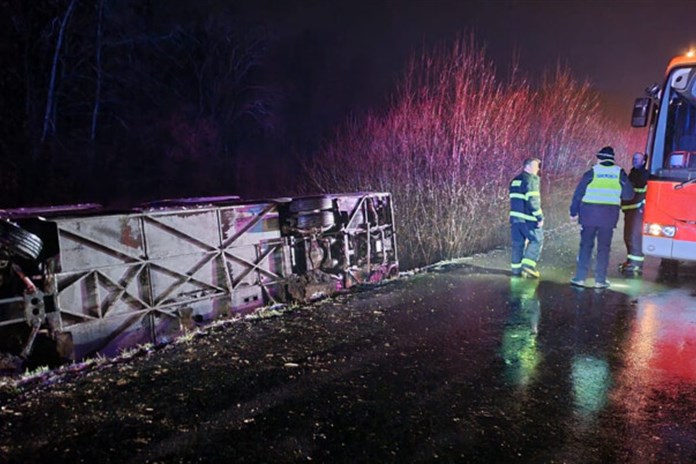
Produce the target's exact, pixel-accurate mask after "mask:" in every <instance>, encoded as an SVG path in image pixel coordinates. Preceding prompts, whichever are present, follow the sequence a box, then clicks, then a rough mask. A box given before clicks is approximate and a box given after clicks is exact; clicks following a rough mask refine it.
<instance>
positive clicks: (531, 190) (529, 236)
mask: <svg viewBox="0 0 696 464" xmlns="http://www.w3.org/2000/svg"><path fill="white" fill-rule="evenodd" d="M540 165H541V161H540V160H539V159H537V158H528V159H526V160H524V164H523V167H522V172H521V173H520V174H518V175H517V177H515V178H514V179H512V181H511V182H510V233H511V239H512V253H511V255H512V256H511V270H512V275H513V276H525V277H529V278H535V279H538V278H539V277H540V275H539V271H538V270H537V261H538V260H539V256H540V255H541V247H542V245H543V242H544V231H543V228H542V227H543V225H544V215H543V213H542V211H541V197H540V195H539V176H538V174H539V167H540Z"/></svg>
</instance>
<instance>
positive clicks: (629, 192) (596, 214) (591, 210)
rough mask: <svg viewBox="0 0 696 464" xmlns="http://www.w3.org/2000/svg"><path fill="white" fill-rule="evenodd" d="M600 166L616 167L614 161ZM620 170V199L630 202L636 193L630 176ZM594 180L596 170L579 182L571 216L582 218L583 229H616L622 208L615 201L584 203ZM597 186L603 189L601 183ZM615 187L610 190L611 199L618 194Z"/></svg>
mask: <svg viewBox="0 0 696 464" xmlns="http://www.w3.org/2000/svg"><path fill="white" fill-rule="evenodd" d="M599 165H601V166H603V167H607V168H610V167H613V166H616V165H615V164H614V162H613V161H608V160H607V161H602V162H600V163H599ZM618 170H619V175H618V179H617V180H616V182H618V184H619V185H620V194H619V195H620V198H621V199H622V200H630V199H631V198H633V195H634V193H635V192H634V191H633V186H632V185H631V182H629V180H628V175H627V174H626V172H625V171H624V170H623V169H621V168H618ZM594 180H595V169H594V168H592V169H590V170H588V171H587V172H585V174H583V175H582V178H581V179H580V182H578V185H577V187H575V193H574V194H573V199H572V201H571V202H570V211H569V212H570V216H571V217H574V216H580V224H581V225H582V226H583V227H593V226H594V227H612V228H613V227H616V224H617V222H618V220H619V213H620V212H621V207H620V206H619V203H618V202H614V200H611V202H612V203H611V204H607V203H587V202H585V201H584V198H585V194H586V191H587V189H588V188H589V186H590V184H591V183H592V181H594ZM613 182H614V181H613V180H612V183H613ZM595 185H599V187H600V188H601V183H600V184H595ZM613 187H615V185H614V186H612V188H610V190H611V191H612V192H611V195H609V197H611V196H613V195H615V194H616V193H615V192H614V190H613ZM599 193H601V192H599ZM614 198H615V197H614Z"/></svg>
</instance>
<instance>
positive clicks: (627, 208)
mask: <svg viewBox="0 0 696 464" xmlns="http://www.w3.org/2000/svg"><path fill="white" fill-rule="evenodd" d="M644 204H645V200H643V201H639V202H638V203H634V204H632V205H621V210H622V211H626V210H630V209H638V208H640V207H641V206H643V205H644Z"/></svg>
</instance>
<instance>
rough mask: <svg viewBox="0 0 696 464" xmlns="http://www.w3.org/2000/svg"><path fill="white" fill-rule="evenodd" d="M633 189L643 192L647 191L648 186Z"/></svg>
mask: <svg viewBox="0 0 696 464" xmlns="http://www.w3.org/2000/svg"><path fill="white" fill-rule="evenodd" d="M633 190H635V191H636V193H645V192H647V191H648V187H643V188H638V187H635V188H634V189H633Z"/></svg>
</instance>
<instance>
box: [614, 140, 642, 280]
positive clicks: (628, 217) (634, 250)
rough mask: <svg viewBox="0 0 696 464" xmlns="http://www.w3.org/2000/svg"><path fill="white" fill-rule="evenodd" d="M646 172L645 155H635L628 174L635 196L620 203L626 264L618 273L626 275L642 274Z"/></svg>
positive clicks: (621, 266) (623, 264)
mask: <svg viewBox="0 0 696 464" xmlns="http://www.w3.org/2000/svg"><path fill="white" fill-rule="evenodd" d="M648 174H649V173H648V170H647V169H646V168H645V155H644V154H643V153H635V154H634V155H633V166H632V167H631V172H629V173H628V180H630V181H631V185H633V189H634V190H635V192H636V195H635V196H634V197H633V199H631V200H624V201H622V202H621V211H623V213H624V243H625V244H626V262H624V263H621V264H620V265H619V272H622V273H624V274H627V275H634V274H641V273H642V272H643V261H645V257H644V256H643V250H642V247H643V209H644V208H645V192H646V191H647V185H648Z"/></svg>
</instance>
